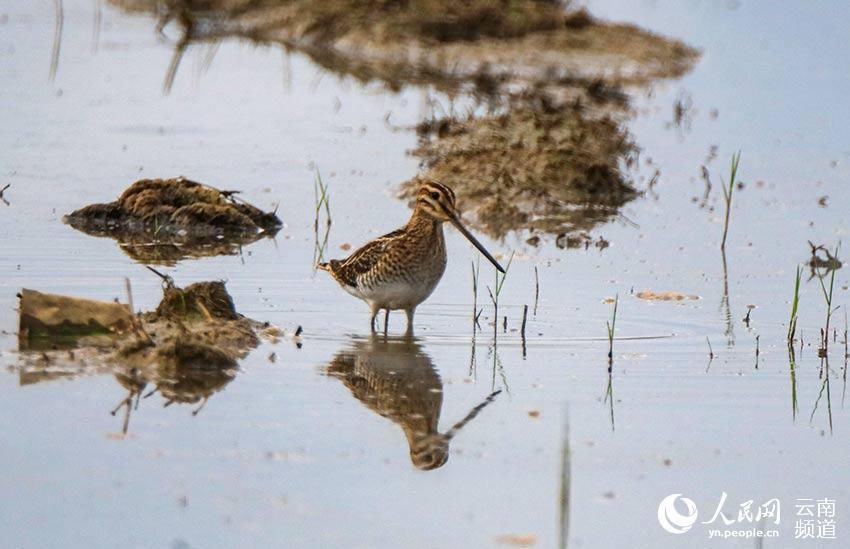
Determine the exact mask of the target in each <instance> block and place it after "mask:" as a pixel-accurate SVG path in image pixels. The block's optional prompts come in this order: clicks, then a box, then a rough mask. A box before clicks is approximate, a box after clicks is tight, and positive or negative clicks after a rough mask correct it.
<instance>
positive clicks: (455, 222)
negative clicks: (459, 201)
mask: <svg viewBox="0 0 850 549" xmlns="http://www.w3.org/2000/svg"><path fill="white" fill-rule="evenodd" d="M450 219H451V221H452V225H454V226H455V227H457V230H459V231H460V234H462V235H463V236H465V237H466V239H467V240H469V241H470V242H472V245H473V246H475V247H476V248H478V251H479V252H481V253H482V254H484V257H486V258H487V259H489V260H490V263H492V264H493V266H494V267H496V268H497V269H499V272H501V273H504V272H505V269H503V268H502V266H501V265H499V262H498V261H496V258H494V257H493V256H492V255H490V252H488V251H487V249H486V248H484V245H483V244H481V243H480V242H478V239H477V238H475V237H474V236H472V233H470V232H469V231H467V230H466V227H464V226H463V224H462V223H461V222H460V220H459V219H458V218H457V216H454V215H452V216H450Z"/></svg>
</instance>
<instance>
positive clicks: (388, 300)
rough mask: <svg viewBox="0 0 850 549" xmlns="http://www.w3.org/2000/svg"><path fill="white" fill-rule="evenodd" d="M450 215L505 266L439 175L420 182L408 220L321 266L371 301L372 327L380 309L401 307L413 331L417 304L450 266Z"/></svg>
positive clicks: (359, 296)
mask: <svg viewBox="0 0 850 549" xmlns="http://www.w3.org/2000/svg"><path fill="white" fill-rule="evenodd" d="M446 221H448V222H449V223H451V224H452V225H454V226H455V227H457V230H459V231H460V232H461V234H462V235H463V236H465V237H466V238H467V239H468V240H469V241H470V242H471V243H472V244H473V245H474V246H475V247H476V248H478V250H479V251H480V252H481V253H482V254H484V257H486V258H487V259H489V260H490V262H491V263H492V264H493V265H494V266H495V267H496V268H497V269H498V270H499V271H501V272H503V273H504V272H505V270H504V269H503V268H502V266H501V265H499V262H498V261H496V260H495V259H494V258H493V256H492V255H490V253H489V252H488V251H487V250H486V249H484V246H482V245H481V243H480V242H478V240H477V239H476V238H475V237H474V236H472V234H470V232H469V231H468V230H466V227H464V226H463V224H462V223H461V221H460V213H459V212H458V210H457V207H456V206H455V193H454V191H452V190H451V189H450V188H448V187H446V186H445V185H443V184H441V183H437V182H435V181H428V182H425V183H423V184H422V186H421V187H420V188H419V192H418V193H417V194H416V206H415V208H414V210H413V215H411V216H410V221H408V222H407V225H405V226H404V227H402V228H400V229H397V230H395V231H393V232H391V233H389V234H385V235H384V236H381V237H378V238H376V239H375V240H372V241H370V242H367V243H366V244H365V245H363V247H361V248H360V249H358V250H357V251H355V252H354V253H352V254H351V255H350V256H348V257H347V258H346V259H331V260H330V261H329V262H327V263H320V264H319V265H317V267H318V268H319V269H322V270H325V271H328V272H329V273H331V275H332V276H333V277H334V278H335V279H336V281H337V282H339V284H340V286H342V288H343V289H344V290H345V291H347V292H348V293H350V294H351V295H353V296H355V297H357V298H359V299H362V300H363V301H365V302H366V303H368V304H369V308H370V309H371V312H372V317H371V326H372V330H375V317H376V316H377V315H378V311H380V310H381V309H385V310H386V311H387V315H389V311H391V310H398V309H401V310H403V311H404V312H405V313H406V314H407V331H408V333H411V332H412V331H413V314H414V312H415V311H416V307H417V306H418V305H419V304H420V303H422V302H423V301H425V299H427V298H428V296H429V295H431V292H433V291H434V288H435V287H436V286H437V283H438V282H440V278H442V276H443V272H444V271H445V270H446V241H445V238H444V237H443V223H445V222H446ZM385 327H386V322H385Z"/></svg>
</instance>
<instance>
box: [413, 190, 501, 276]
mask: <svg viewBox="0 0 850 549" xmlns="http://www.w3.org/2000/svg"><path fill="white" fill-rule="evenodd" d="M416 209H417V210H418V211H419V212H421V213H424V214H425V215H427V216H429V217H431V218H433V219H435V220H437V221H439V222H445V221H448V222H449V223H451V224H452V225H454V226H455V228H457V230H459V231H460V233H461V234H462V235H463V236H465V237H466V239H467V240H469V241H470V242H471V243H472V245H473V246H475V247H476V248H478V251H480V252H481V253H482V254H484V257H486V258H487V259H488V260H489V261H490V263H492V264H493V265H494V266H495V267H496V268H497V269H498V270H499V271H501V272H503V273H504V272H505V269H503V268H502V266H501V265H499V262H498V261H496V260H495V258H493V256H492V255H490V252H488V251H487V250H486V249H485V248H484V245H482V244H481V243H480V242H478V239H477V238H475V237H474V236H472V233H470V232H469V231H468V230H467V229H466V227H464V226H463V223H462V222H461V220H460V211H459V210H458V209H457V203H456V202H455V193H454V191H453V190H451V189H450V188H449V187H447V186H445V185H443V184H442V183H439V182H437V181H433V180H428V181H426V182H425V183H423V184H422V186H421V187H419V192H418V193H417V194H416Z"/></svg>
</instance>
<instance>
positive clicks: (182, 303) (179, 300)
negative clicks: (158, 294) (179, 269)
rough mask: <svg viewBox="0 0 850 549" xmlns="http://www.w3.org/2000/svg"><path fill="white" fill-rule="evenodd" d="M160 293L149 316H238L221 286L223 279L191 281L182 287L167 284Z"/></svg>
mask: <svg viewBox="0 0 850 549" xmlns="http://www.w3.org/2000/svg"><path fill="white" fill-rule="evenodd" d="M163 294H164V295H163V296H162V301H160V303H159V306H158V307H157V308H156V316H155V317H152V318H153V319H169V318H182V319H203V318H207V319H209V320H212V319H218V320H236V319H237V318H239V315H238V314H237V313H236V308H235V307H234V306H233V300H232V299H231V298H230V294H228V293H227V290H226V289H225V288H224V282H195V283H194V284H190V285H189V286H187V287H186V288H185V289H181V288H178V287H176V286H168V287H166V288H165V290H164V292H163Z"/></svg>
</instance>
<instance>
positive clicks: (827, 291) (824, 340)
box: [818, 245, 840, 357]
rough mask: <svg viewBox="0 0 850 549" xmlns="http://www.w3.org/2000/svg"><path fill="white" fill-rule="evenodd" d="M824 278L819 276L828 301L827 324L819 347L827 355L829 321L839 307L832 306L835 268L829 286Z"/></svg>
mask: <svg viewBox="0 0 850 549" xmlns="http://www.w3.org/2000/svg"><path fill="white" fill-rule="evenodd" d="M839 247H840V245H839V246H836V247H835V257H838V249H839ZM823 278H824V277H823V276H818V281H819V282H820V287H821V290H822V291H823V298H824V300H825V301H826V324H825V326H824V328H823V329H822V330H821V332H822V333H821V347H820V349H818V354H819V355H821V356H822V357H825V356H826V355H827V353H828V352H829V322H830V320H831V318H832V313H834V312H835V311H836V310H837V309H838V307H836V308H835V309H833V308H832V290H833V288H834V287H835V269H831V270H830V276H829V287H828V288H827V286H826V284H825V283H824V281H823Z"/></svg>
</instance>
